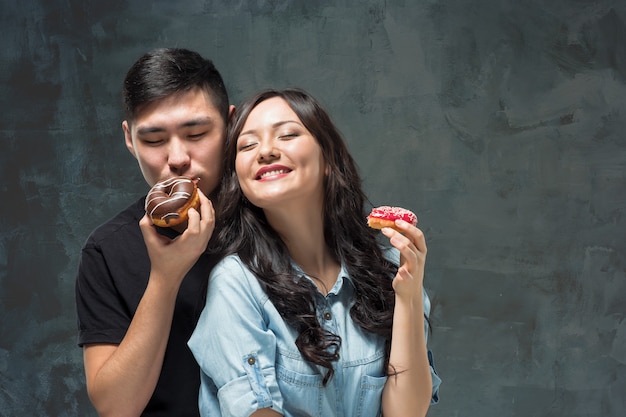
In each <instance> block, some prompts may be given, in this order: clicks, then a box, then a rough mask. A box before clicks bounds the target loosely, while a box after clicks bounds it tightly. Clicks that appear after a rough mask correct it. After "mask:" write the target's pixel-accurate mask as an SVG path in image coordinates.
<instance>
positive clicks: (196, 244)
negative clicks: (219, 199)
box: [139, 190, 215, 285]
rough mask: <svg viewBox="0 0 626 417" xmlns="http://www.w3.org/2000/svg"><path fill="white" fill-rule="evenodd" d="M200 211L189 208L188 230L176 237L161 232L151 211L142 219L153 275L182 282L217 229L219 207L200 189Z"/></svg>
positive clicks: (141, 226) (141, 223) (177, 282)
mask: <svg viewBox="0 0 626 417" xmlns="http://www.w3.org/2000/svg"><path fill="white" fill-rule="evenodd" d="M198 194H199V197H200V208H199V210H200V211H199V212H198V211H197V210H195V209H193V208H191V209H189V211H188V215H189V220H188V221H187V228H186V229H185V231H184V232H183V233H182V234H181V235H180V236H177V237H176V238H174V239H170V238H168V237H166V236H163V235H161V234H160V233H158V232H157V230H156V228H155V226H154V225H153V223H152V220H151V219H150V217H149V215H147V214H146V215H145V216H144V217H143V218H142V219H141V220H140V221H139V227H140V228H141V232H142V234H143V238H144V241H145V243H146V247H147V249H148V255H149V257H150V262H151V277H153V278H154V277H157V276H158V277H161V278H163V279H165V280H166V281H168V282H170V283H176V284H178V285H180V282H182V279H183V278H184V277H185V275H186V274H187V272H188V271H189V270H190V269H191V267H192V266H193V265H194V264H195V263H196V261H197V260H198V258H199V257H200V255H201V254H202V253H203V252H204V251H205V250H206V247H207V245H208V243H209V239H210V238H211V235H212V234H213V230H214V229H215V210H214V209H213V204H212V203H211V201H210V200H209V199H208V198H207V197H206V196H205V195H204V194H203V193H202V192H201V191H200V190H198Z"/></svg>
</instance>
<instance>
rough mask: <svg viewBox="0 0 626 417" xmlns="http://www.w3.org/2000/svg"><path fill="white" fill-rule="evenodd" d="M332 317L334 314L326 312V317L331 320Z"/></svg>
mask: <svg viewBox="0 0 626 417" xmlns="http://www.w3.org/2000/svg"><path fill="white" fill-rule="evenodd" d="M331 317H332V315H331V314H330V313H329V312H328V311H327V312H325V313H324V319H326V320H330V319H331Z"/></svg>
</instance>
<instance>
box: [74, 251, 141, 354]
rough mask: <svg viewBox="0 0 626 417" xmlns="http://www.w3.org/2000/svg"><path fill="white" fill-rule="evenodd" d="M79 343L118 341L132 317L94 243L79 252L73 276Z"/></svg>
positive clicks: (101, 254) (122, 336)
mask: <svg viewBox="0 0 626 417" xmlns="http://www.w3.org/2000/svg"><path fill="white" fill-rule="evenodd" d="M76 312H77V316H78V330H79V332H78V345H79V346H83V345H85V344H92V343H116V344H117V343H120V342H121V341H122V339H123V338H124V335H125V334H126V330H127V329H128V326H129V325H130V322H131V319H132V317H131V316H130V313H129V311H128V308H127V307H126V306H125V302H124V300H123V299H122V298H121V296H120V294H119V292H118V291H117V289H116V286H115V282H114V279H113V277H112V275H111V272H110V270H109V268H108V265H107V261H106V258H105V256H104V254H103V252H102V250H101V248H100V247H98V246H97V245H96V244H94V242H87V244H86V245H85V246H84V247H83V250H82V252H81V258H80V264H79V267H78V276H77V279H76Z"/></svg>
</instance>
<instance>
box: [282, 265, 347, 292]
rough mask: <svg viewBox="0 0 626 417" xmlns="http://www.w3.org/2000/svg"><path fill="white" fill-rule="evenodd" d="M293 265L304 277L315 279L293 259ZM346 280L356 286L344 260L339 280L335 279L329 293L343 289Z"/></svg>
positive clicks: (338, 276)
mask: <svg viewBox="0 0 626 417" xmlns="http://www.w3.org/2000/svg"><path fill="white" fill-rule="evenodd" d="M291 265H292V266H293V268H294V269H295V270H296V273H297V274H300V275H302V276H304V277H306V278H307V279H309V280H310V281H313V280H312V279H311V278H310V277H309V276H308V275H307V274H306V273H305V272H304V271H303V270H302V268H300V266H299V265H298V264H296V263H295V262H294V261H293V260H292V261H291ZM344 280H345V281H347V282H349V283H350V285H351V286H352V287H354V283H353V282H352V278H351V277H350V275H349V274H348V270H347V269H346V266H345V264H344V263H343V262H342V263H341V269H340V270H339V275H337V280H336V281H335V285H333V287H332V288H331V289H330V291H328V294H327V296H328V295H337V294H339V293H340V292H341V289H342V288H343V283H344Z"/></svg>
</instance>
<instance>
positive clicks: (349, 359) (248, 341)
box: [189, 249, 441, 417]
mask: <svg viewBox="0 0 626 417" xmlns="http://www.w3.org/2000/svg"><path fill="white" fill-rule="evenodd" d="M390 252H391V251H390ZM393 252H395V253H392V254H391V256H388V257H389V258H390V259H391V260H392V261H394V262H395V263H396V264H397V263H398V259H399V255H398V252H397V251H396V250H395V249H393ZM394 255H395V256H394ZM353 295H354V287H353V285H352V280H351V278H350V277H349V276H348V274H347V273H346V270H345V268H344V267H343V266H342V268H341V271H340V273H339V276H338V278H337V281H336V283H335V285H334V286H333V288H332V289H331V290H330V291H329V292H328V295H326V296H323V295H322V294H321V293H318V300H317V301H318V310H317V316H318V320H319V322H320V323H321V324H322V326H323V327H324V328H325V329H326V330H328V331H330V332H332V333H334V334H336V335H338V336H340V337H341V340H342V343H341V348H340V351H339V358H338V360H337V361H335V362H333V367H334V370H335V373H334V375H333V377H332V378H331V379H330V381H329V382H328V383H327V384H326V386H324V385H322V376H323V375H324V374H325V373H326V369H324V368H321V367H318V366H316V365H313V364H311V363H309V362H306V361H305V360H304V358H303V357H302V355H301V354H300V352H299V351H298V348H297V347H296V345H295V339H296V337H297V333H296V332H295V331H294V330H293V329H292V328H291V327H289V326H288V325H287V324H286V323H285V321H284V320H283V319H282V317H281V316H280V314H279V313H278V311H277V310H276V308H275V307H274V305H273V304H272V302H271V301H270V300H269V299H268V296H267V294H266V293H265V292H264V291H263V289H262V288H261V286H260V285H259V282H258V281H257V279H256V277H255V276H254V274H252V273H251V272H250V271H249V270H248V269H247V268H246V267H245V266H244V265H243V264H242V262H241V260H240V259H239V257H238V256H236V255H231V256H229V257H227V258H224V259H223V260H222V261H221V262H220V263H219V264H218V265H216V267H215V268H214V269H213V271H212V273H211V277H210V281H209V288H208V292H207V300H206V306H205V308H204V310H203V312H202V315H201V316H200V320H199V322H198V325H197V326H196V330H195V332H194V333H193V335H192V337H191V339H190V341H189V347H190V348H191V351H192V352H193V354H194V356H195V357H196V360H197V361H198V363H199V365H200V368H201V388H200V397H199V404H200V413H201V415H202V416H206V417H209V416H214V415H220V414H219V413H220V412H221V415H222V416H224V417H229V416H237V417H241V416H246V417H247V416H249V415H250V414H251V413H253V412H254V411H256V410H257V409H260V408H272V409H274V410H275V411H277V412H279V413H281V414H283V415H284V416H287V417H289V416H303V415H306V416H324V417H330V416H359V417H369V416H372V417H374V416H379V415H380V410H381V398H382V390H383V387H384V385H385V381H386V380H387V377H386V376H385V374H384V372H383V363H384V353H385V346H384V345H385V341H384V339H383V338H382V337H380V336H377V335H374V334H371V333H367V332H364V331H362V330H361V329H360V328H359V327H358V326H357V325H355V324H354V322H353V321H352V318H351V317H350V307H351V306H352V304H353ZM424 311H425V313H426V314H428V313H429V312H430V300H429V299H428V296H427V295H426V292H424ZM424 327H425V328H424V331H425V332H426V335H428V332H427V324H426V322H425V325H424ZM428 356H429V360H430V364H431V375H432V382H433V394H432V400H431V403H436V402H437V401H438V391H439V384H440V383H441V380H440V379H439V377H438V376H437V374H436V373H435V370H434V367H433V363H432V355H431V353H430V352H429V355H428ZM216 413H217V414H216Z"/></svg>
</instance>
